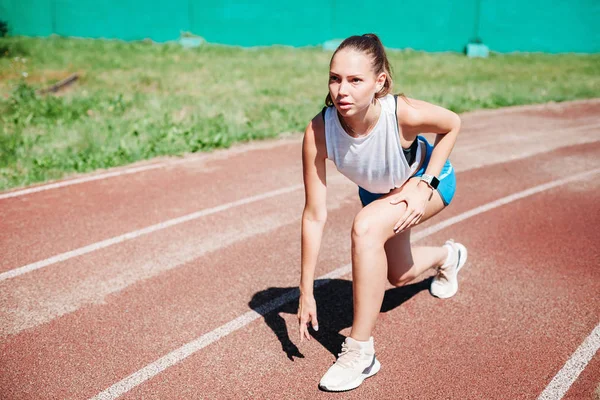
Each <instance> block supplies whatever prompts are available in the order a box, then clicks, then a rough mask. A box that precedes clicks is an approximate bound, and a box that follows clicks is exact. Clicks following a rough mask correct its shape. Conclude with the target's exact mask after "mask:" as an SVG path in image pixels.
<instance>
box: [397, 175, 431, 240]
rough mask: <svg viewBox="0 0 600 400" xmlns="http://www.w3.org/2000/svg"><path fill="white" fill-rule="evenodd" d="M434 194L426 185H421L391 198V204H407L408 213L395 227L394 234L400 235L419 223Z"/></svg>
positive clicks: (413, 186)
mask: <svg viewBox="0 0 600 400" xmlns="http://www.w3.org/2000/svg"><path fill="white" fill-rule="evenodd" d="M432 193H433V189H431V188H430V187H429V186H427V185H426V184H425V183H419V184H417V185H411V186H410V187H408V188H406V190H402V191H401V192H400V193H398V194H396V195H394V196H391V197H390V204H400V203H402V202H405V203H406V211H405V212H404V214H403V215H402V217H400V219H399V220H398V222H396V225H394V233H400V232H402V231H404V230H405V229H408V228H410V227H412V226H414V225H416V224H418V223H419V221H420V220H421V217H423V214H425V207H427V202H428V201H429V199H430V198H431V195H432Z"/></svg>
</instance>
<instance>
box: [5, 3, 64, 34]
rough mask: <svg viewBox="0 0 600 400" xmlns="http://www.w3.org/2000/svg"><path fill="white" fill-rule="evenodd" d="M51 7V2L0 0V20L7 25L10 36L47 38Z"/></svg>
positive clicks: (49, 30) (51, 27)
mask: <svg viewBox="0 0 600 400" xmlns="http://www.w3.org/2000/svg"><path fill="white" fill-rule="evenodd" d="M53 6H54V4H53V1H52V0H43V1H42V0H0V20H3V21H6V22H8V23H9V29H10V34H11V35H27V36H48V35H51V34H52V33H53V32H54V28H53V26H52V15H53V13H54V10H53Z"/></svg>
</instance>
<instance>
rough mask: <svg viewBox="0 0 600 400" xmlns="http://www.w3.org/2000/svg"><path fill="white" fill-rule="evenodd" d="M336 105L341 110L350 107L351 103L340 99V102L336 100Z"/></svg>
mask: <svg viewBox="0 0 600 400" xmlns="http://www.w3.org/2000/svg"><path fill="white" fill-rule="evenodd" d="M338 107H339V108H340V109H341V110H348V109H350V108H351V107H352V103H346V102H343V101H340V102H338Z"/></svg>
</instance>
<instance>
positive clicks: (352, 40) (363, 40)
mask: <svg viewBox="0 0 600 400" xmlns="http://www.w3.org/2000/svg"><path fill="white" fill-rule="evenodd" d="M342 49H350V50H355V51H357V52H359V53H363V54H366V55H368V56H370V57H371V61H372V63H371V65H372V67H373V71H375V75H379V74H380V73H382V72H385V76H386V78H385V83H384V84H383V87H382V88H381V90H380V91H379V92H377V93H376V94H375V97H376V98H380V97H384V96H386V95H387V94H389V93H390V92H391V91H392V85H393V80H392V70H391V68H390V63H389V61H388V58H387V54H386V53H385V48H384V47H383V44H382V43H381V40H379V37H378V36H377V35H376V34H374V33H365V34H364V35H361V36H358V35H356V36H350V37H349V38H347V39H345V40H344V41H343V42H342V43H340V45H339V46H338V48H337V49H336V50H335V52H334V53H333V55H332V56H331V61H333V57H335V55H336V54H337V52H338V51H340V50H342ZM331 61H330V62H329V65H331ZM325 105H326V106H327V107H329V106H332V105H333V100H332V99H331V93H327V97H326V98H325Z"/></svg>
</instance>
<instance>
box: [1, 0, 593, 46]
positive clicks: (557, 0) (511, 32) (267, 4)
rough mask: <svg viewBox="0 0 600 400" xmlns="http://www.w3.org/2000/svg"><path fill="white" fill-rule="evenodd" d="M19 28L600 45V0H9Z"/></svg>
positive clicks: (103, 34) (281, 39)
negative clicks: (366, 35)
mask: <svg viewBox="0 0 600 400" xmlns="http://www.w3.org/2000/svg"><path fill="white" fill-rule="evenodd" d="M0 20H4V21H7V22H8V23H9V27H10V29H11V31H10V33H11V34H13V35H28V36H48V35H51V34H58V35H62V36H78V37H92V38H118V39H123V40H140V39H145V38H150V39H152V40H155V41H158V42H165V41H169V40H175V39H177V38H178V37H179V36H180V33H181V32H182V31H190V32H193V33H195V34H198V35H200V36H202V37H204V38H205V39H206V40H207V41H209V42H212V43H222V44H231V45H240V46H262V45H272V44H280V45H290V46H307V45H319V44H322V43H324V42H326V41H327V40H330V39H339V38H344V37H347V36H349V35H352V34H359V33H365V32H375V33H377V34H379V35H380V36H381V38H382V40H383V42H384V44H385V45H386V46H387V47H391V48H412V49H416V50H426V51H462V50H463V49H464V47H465V45H466V44H467V43H468V42H469V41H471V40H473V39H474V38H475V37H479V38H480V39H481V40H482V41H483V42H484V43H485V44H486V45H488V46H489V48H490V49H491V50H492V51H498V52H511V51H543V52H549V53H558V52H582V53H596V52H600V23H599V22H598V21H600V0H570V1H569V0H553V1H551V2H550V1H548V0H529V1H518V0H503V1H499V0H463V1H459V0H455V1H448V0H429V1H426V2H417V1H410V2H409V1H405V0H394V1H391V0H380V1H379V2H376V3H370V2H366V1H359V0H345V1H341V0H321V1H317V0H304V1H303V2H294V3H288V2H285V1H277V0H214V1H199V0H169V1H158V0H104V1H98V0H94V1H92V0H77V1H75V0H0Z"/></svg>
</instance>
